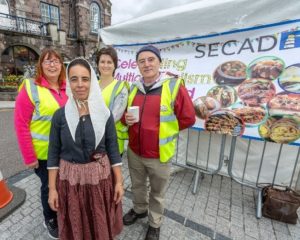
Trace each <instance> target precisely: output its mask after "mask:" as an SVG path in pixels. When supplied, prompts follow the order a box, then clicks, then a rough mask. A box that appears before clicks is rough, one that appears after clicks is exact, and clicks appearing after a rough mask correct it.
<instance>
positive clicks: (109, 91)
mask: <svg viewBox="0 0 300 240" xmlns="http://www.w3.org/2000/svg"><path fill="white" fill-rule="evenodd" d="M124 87H126V88H127V90H128V89H129V87H128V83H127V82H124V81H118V80H114V81H113V82H112V83H110V84H109V85H108V86H106V87H105V88H104V89H103V90H102V96H103V99H104V102H105V104H106V106H107V107H108V108H109V109H110V110H111V111H112V109H113V107H114V101H115V98H116V97H117V96H118V95H119V94H120V92H121V91H122V89H123V88H124ZM116 131H117V137H118V145H119V152H120V154H122V153H123V152H124V143H125V140H126V139H128V132H127V131H128V128H127V126H124V125H123V124H122V123H121V121H117V122H116Z"/></svg>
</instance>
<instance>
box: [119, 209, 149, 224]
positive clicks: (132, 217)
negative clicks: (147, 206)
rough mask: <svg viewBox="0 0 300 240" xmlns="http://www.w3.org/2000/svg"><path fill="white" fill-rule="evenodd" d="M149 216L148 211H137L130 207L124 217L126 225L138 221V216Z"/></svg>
mask: <svg viewBox="0 0 300 240" xmlns="http://www.w3.org/2000/svg"><path fill="white" fill-rule="evenodd" d="M147 216H148V211H146V212H144V213H136V212H135V211H134V210H133V209H130V210H129V211H128V213H126V214H125V215H124V217H123V223H124V225H127V226H128V225H131V224H134V223H135V222H136V220H137V219H138V218H144V217H147Z"/></svg>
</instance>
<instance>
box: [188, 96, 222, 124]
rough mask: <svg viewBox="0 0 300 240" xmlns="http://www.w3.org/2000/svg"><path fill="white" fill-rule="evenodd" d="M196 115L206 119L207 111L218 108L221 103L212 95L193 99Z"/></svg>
mask: <svg viewBox="0 0 300 240" xmlns="http://www.w3.org/2000/svg"><path fill="white" fill-rule="evenodd" d="M193 105H194V108H195V112H196V116H197V117H198V118H201V119H206V118H207V116H208V115H209V113H211V112H213V111H216V110H218V109H220V107H221V104H220V103H219V102H218V101H217V100H216V99H214V98H212V97H206V96H202V97H198V98H196V99H195V100H194V101H193Z"/></svg>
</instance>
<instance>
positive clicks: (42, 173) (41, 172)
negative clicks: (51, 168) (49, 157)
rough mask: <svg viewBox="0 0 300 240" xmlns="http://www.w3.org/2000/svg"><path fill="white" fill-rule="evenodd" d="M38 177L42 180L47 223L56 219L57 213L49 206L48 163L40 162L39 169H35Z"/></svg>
mask: <svg viewBox="0 0 300 240" xmlns="http://www.w3.org/2000/svg"><path fill="white" fill-rule="evenodd" d="M34 172H35V173H36V175H37V176H38V177H39V178H40V180H41V183H42V186H41V202H42V207H43V214H44V218H45V221H48V220H50V219H53V218H56V212H55V211H53V210H52V209H51V208H50V206H49V204H48V196H49V188H48V170H47V161H45V160H39V167H38V168H37V169H34Z"/></svg>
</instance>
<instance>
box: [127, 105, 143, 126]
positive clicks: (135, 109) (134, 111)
mask: <svg viewBox="0 0 300 240" xmlns="http://www.w3.org/2000/svg"><path fill="white" fill-rule="evenodd" d="M127 112H129V113H130V114H132V115H133V116H134V118H135V122H139V121H140V107H139V106H131V107H129V108H128V109H127Z"/></svg>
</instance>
